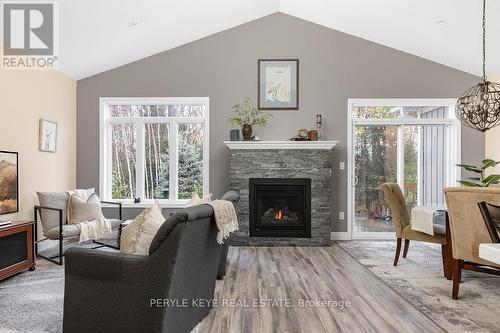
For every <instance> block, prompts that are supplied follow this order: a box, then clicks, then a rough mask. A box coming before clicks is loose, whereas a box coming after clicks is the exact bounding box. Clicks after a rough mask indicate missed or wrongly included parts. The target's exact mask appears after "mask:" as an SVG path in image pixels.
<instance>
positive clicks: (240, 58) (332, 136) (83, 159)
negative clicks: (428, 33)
mask: <svg viewBox="0 0 500 333" xmlns="http://www.w3.org/2000/svg"><path fill="white" fill-rule="evenodd" d="M374 28H376V27H374ZM133 42H134V41H133V40H131V41H130V43H132V44H133ZM259 58H261V59H262V58H298V59H300V82H299V83H300V109H299V110H298V111H275V112H273V114H274V118H273V119H272V120H271V122H270V123H269V125H268V126H266V127H264V128H257V130H256V135H259V136H260V137H261V138H262V139H265V140H280V139H281V140H285V139H288V138H290V137H292V136H294V135H295V134H296V132H297V129H298V128H303V127H308V128H313V127H314V120H315V118H314V115H315V114H317V113H321V114H323V119H324V121H325V127H324V136H325V139H328V140H340V144H339V145H338V146H337V147H336V148H335V158H334V166H338V162H339V161H346V158H347V151H346V150H347V143H346V139H347V138H346V135H347V99H348V98H450V97H456V96H458V95H459V94H460V93H461V92H462V91H463V90H465V89H466V88H468V87H469V86H472V85H473V84H475V83H476V81H477V78H476V77H474V76H472V75H470V74H467V73H464V72H461V71H459V70H455V69H452V68H449V67H446V66H443V65H440V64H437V63H434V62H431V61H428V60H425V59H422V58H419V57H416V56H413V55H410V54H407V53H404V52H400V51H397V50H394V49H391V48H388V47H385V46H382V45H379V44H376V43H372V42H369V41H366V40H363V39H360V38H357V37H353V36H350V35H347V34H344V33H341V32H338V31H335V30H331V29H329V28H325V27H322V26H319V25H316V24H313V23H310V22H307V21H304V20H301V19H297V18H295V17H292V16H288V15H286V14H281V13H277V14H272V15H270V16H266V17H264V18H261V19H258V20H255V21H252V22H249V23H246V24H243V25H240V26H237V27H235V28H232V29H229V30H226V31H223V32H221V33H218V34H215V35H212V36H209V37H206V38H203V39H200V40H197V41H195V42H192V43H189V44H186V45H183V46H180V47H177V48H175V49H172V50H168V51H165V52H162V53H159V54H156V55H154V56H151V57H148V58H145V59H142V60H139V61H136V62H133V63H130V64H128V65H125V66H122V67H119V68H116V69H113V70H110V71H107V72H104V73H101V74H98V75H95V76H92V77H89V78H86V79H83V80H80V81H78V90H77V128H78V133H77V140H78V143H77V184H78V186H79V187H91V186H94V187H96V188H98V186H99V161H98V158H99V152H98V151H99V147H98V141H99V132H98V126H99V118H98V112H99V104H98V102H99V97H102V96H108V97H117V96H158V97H160V96H208V97H210V191H211V192H212V193H214V195H221V194H222V193H223V192H224V191H226V190H227V189H228V187H229V185H228V175H229V163H228V161H229V153H228V150H227V148H226V147H225V145H224V144H223V143H222V141H224V140H226V139H227V138H228V131H229V129H230V128H231V126H230V125H228V124H227V122H226V119H227V118H228V117H229V114H230V113H231V106H232V105H234V104H236V103H238V102H240V101H242V100H243V98H244V97H245V96H250V97H252V98H253V99H254V101H256V98H257V59H259ZM462 135H463V138H462V159H463V161H464V162H465V163H469V162H470V163H476V162H477V161H479V160H481V159H482V158H483V156H484V135H482V134H481V133H479V132H475V131H473V130H469V129H464V130H463V131H462ZM346 187H347V182H346V171H340V170H338V168H334V175H333V187H332V197H333V199H332V216H333V221H332V226H333V229H332V230H333V231H346V230H347V227H346V225H347V221H338V220H337V217H338V211H346V209H347V195H346V193H347V190H346Z"/></svg>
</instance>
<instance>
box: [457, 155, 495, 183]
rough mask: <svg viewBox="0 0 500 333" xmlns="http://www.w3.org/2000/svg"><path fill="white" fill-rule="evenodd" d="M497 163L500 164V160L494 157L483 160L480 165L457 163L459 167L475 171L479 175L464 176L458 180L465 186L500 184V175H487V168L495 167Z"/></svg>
mask: <svg viewBox="0 0 500 333" xmlns="http://www.w3.org/2000/svg"><path fill="white" fill-rule="evenodd" d="M497 164H500V161H498V162H497V161H495V160H492V159H485V160H483V161H482V162H481V165H480V166H476V165H468V164H457V166H458V167H460V168H462V169H465V170H467V171H470V172H474V173H476V174H477V175H478V177H469V178H464V179H462V180H459V181H458V182H459V183H460V184H462V185H463V186H471V187H489V186H490V185H492V184H498V182H499V181H500V175H498V174H492V175H489V176H486V177H485V172H486V169H488V168H493V167H495V166H496V165H497Z"/></svg>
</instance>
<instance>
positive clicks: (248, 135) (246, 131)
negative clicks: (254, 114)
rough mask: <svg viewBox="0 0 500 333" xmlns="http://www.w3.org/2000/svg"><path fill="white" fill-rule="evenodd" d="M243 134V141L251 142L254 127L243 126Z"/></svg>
mask: <svg viewBox="0 0 500 333" xmlns="http://www.w3.org/2000/svg"><path fill="white" fill-rule="evenodd" d="M241 132H242V133H243V140H251V139H252V126H251V125H243V127H242V128H241Z"/></svg>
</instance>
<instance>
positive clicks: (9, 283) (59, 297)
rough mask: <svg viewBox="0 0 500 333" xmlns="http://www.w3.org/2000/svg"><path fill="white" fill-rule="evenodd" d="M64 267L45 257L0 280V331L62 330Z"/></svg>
mask: <svg viewBox="0 0 500 333" xmlns="http://www.w3.org/2000/svg"><path fill="white" fill-rule="evenodd" d="M63 297H64V269H63V267H61V266H58V265H55V264H52V263H50V262H48V261H45V260H37V261H36V269H35V271H33V272H28V271H27V272H24V273H21V274H18V275H15V276H13V277H11V278H9V279H7V280H5V281H3V282H1V283H0V318H1V319H0V332H11V331H15V332H62V320H63Z"/></svg>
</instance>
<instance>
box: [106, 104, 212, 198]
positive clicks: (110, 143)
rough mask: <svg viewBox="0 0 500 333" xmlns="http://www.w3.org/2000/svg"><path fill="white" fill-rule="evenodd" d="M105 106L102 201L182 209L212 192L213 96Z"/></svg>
mask: <svg viewBox="0 0 500 333" xmlns="http://www.w3.org/2000/svg"><path fill="white" fill-rule="evenodd" d="M100 102H101V103H100V115H101V122H100V127H101V128H100V130H101V138H100V148H101V150H100V151H101V154H100V186H101V196H102V197H103V198H105V199H107V200H110V199H111V200H122V201H124V202H130V203H132V202H134V199H135V198H140V199H141V202H143V203H149V202H153V201H156V200H158V201H159V202H160V203H162V204H171V205H173V206H175V205H180V206H181V205H183V204H184V203H185V202H187V200H188V199H190V198H191V194H192V193H193V192H196V193H198V195H200V196H203V195H204V194H206V193H208V109H209V100H208V98H205V97H199V98H198V97H197V98H190V97H181V98H171V97H165V98H101V101H100Z"/></svg>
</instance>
